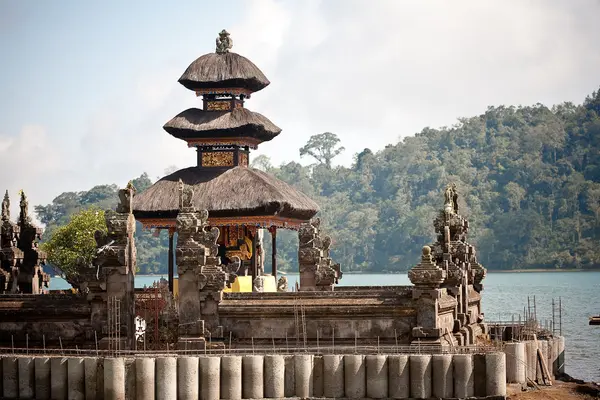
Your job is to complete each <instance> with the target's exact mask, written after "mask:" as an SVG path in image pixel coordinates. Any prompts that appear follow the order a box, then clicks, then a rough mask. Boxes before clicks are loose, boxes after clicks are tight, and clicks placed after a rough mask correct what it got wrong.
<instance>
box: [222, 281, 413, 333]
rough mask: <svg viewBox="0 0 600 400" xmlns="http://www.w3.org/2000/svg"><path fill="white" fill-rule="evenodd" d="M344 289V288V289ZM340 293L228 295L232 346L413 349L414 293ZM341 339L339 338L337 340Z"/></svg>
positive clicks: (225, 316)
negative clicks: (391, 345)
mask: <svg viewBox="0 0 600 400" xmlns="http://www.w3.org/2000/svg"><path fill="white" fill-rule="evenodd" d="M340 289H341V288H340ZM344 289H345V290H339V291H338V290H336V291H335V292H326V291H325V292H287V293H225V294H224V298H223V300H222V302H221V303H220V304H219V317H220V323H221V325H222V327H223V333H224V337H225V339H226V340H227V338H228V337H229V334H230V332H231V336H232V338H233V339H234V340H235V342H237V344H239V345H242V344H249V343H250V341H251V340H254V342H255V344H256V343H260V342H267V343H268V344H269V345H271V344H272V342H276V344H283V343H284V342H286V339H287V343H288V344H290V345H295V344H296V342H297V341H298V340H299V341H300V342H303V341H304V337H305V336H306V339H307V341H308V342H311V343H313V342H316V340H317V337H318V338H319V339H320V340H321V343H328V342H332V341H333V340H335V341H336V342H338V343H342V342H352V343H354V341H355V339H357V340H359V341H360V343H364V342H365V341H366V340H367V339H368V340H370V341H371V342H377V339H378V338H379V339H380V341H381V342H382V343H383V342H388V343H395V342H396V341H398V343H399V344H409V343H410V341H411V330H412V328H413V327H414V326H416V321H417V310H416V309H415V307H414V302H413V300H412V287H410V286H388V287H376V288H374V287H369V288H344ZM334 336H335V338H334Z"/></svg>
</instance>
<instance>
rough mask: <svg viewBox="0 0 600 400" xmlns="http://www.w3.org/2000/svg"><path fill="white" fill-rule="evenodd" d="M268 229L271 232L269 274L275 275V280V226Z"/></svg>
mask: <svg viewBox="0 0 600 400" xmlns="http://www.w3.org/2000/svg"><path fill="white" fill-rule="evenodd" d="M269 231H270V232H271V248H272V250H273V251H272V254H271V267H272V270H271V274H272V275H273V276H274V277H275V282H277V228H276V227H274V226H272V227H271V229H269Z"/></svg>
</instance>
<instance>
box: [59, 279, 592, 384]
mask: <svg viewBox="0 0 600 400" xmlns="http://www.w3.org/2000/svg"><path fill="white" fill-rule="evenodd" d="M287 276H288V280H289V287H290V288H293V287H295V283H296V281H297V280H298V275H297V274H287ZM160 278H166V276H165V275H163V276H148V275H138V276H137V277H136V278H135V283H136V287H143V286H144V285H147V286H150V285H152V283H153V282H154V281H156V280H159V279H160ZM340 285H341V286H379V285H410V281H409V280H408V276H407V275H406V274H389V275H379V274H360V275H359V274H356V275H351V274H344V277H343V279H342V280H341V281H340ZM69 287H70V286H69V284H67V283H66V282H65V281H64V280H62V279H60V278H52V280H51V281H50V289H68V288H69ZM527 296H536V303H537V316H538V319H540V320H545V319H548V320H550V319H551V318H552V298H555V299H557V300H558V298H559V297H561V298H562V307H563V312H562V326H563V335H564V336H565V337H566V341H567V344H566V346H567V352H566V363H567V366H566V371H567V373H569V374H571V375H573V376H575V377H577V378H580V379H585V380H593V381H600V326H589V325H588V318H589V317H590V316H591V315H598V314H600V272H531V273H490V274H488V276H487V278H486V279H485V280H484V292H483V311H484V313H485V315H486V318H487V319H488V320H498V319H500V320H510V319H511V317H512V316H513V315H514V316H515V319H518V314H519V313H521V314H522V313H523V307H524V306H526V305H527Z"/></svg>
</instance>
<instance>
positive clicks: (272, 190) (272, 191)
mask: <svg viewBox="0 0 600 400" xmlns="http://www.w3.org/2000/svg"><path fill="white" fill-rule="evenodd" d="M179 179H181V180H182V181H183V183H185V184H186V185H191V186H192V187H193V189H194V196H193V199H192V202H193V204H194V206H195V207H196V208H197V209H199V210H202V209H206V210H208V212H209V215H210V216H211V217H235V216H252V215H254V216H262V215H264V216H267V215H270V216H273V215H276V216H279V217H282V218H291V219H299V220H309V219H310V218H312V217H313V216H314V215H315V214H316V213H317V211H318V210H319V206H318V205H317V203H315V202H314V201H313V200H311V199H310V198H309V197H308V196H306V195H305V194H303V193H301V192H299V191H297V190H296V189H294V188H293V187H291V186H290V185H288V184H287V183H285V182H283V181H280V180H279V179H277V178H275V177H274V176H271V175H269V174H267V173H265V172H262V171H259V170H257V169H253V168H248V167H235V168H232V169H227V170H225V169H202V168H197V167H190V168H186V169H182V170H179V171H177V172H174V173H173V174H171V175H168V176H166V177H164V178H162V179H161V180H159V181H158V182H156V183H155V184H154V185H152V186H151V187H150V188H148V189H147V190H146V191H145V192H143V193H141V194H139V195H137V196H135V197H134V200H133V209H134V214H135V216H136V218H175V217H176V215H177V213H178V204H179V191H178V181H179Z"/></svg>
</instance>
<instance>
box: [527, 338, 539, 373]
mask: <svg viewBox="0 0 600 400" xmlns="http://www.w3.org/2000/svg"><path fill="white" fill-rule="evenodd" d="M525 357H526V359H527V370H526V372H527V378H528V379H531V380H532V381H535V379H536V371H537V368H536V364H537V363H536V360H537V350H536V347H535V342H534V341H533V340H528V341H526V342H525Z"/></svg>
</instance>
